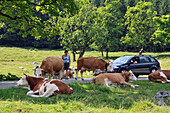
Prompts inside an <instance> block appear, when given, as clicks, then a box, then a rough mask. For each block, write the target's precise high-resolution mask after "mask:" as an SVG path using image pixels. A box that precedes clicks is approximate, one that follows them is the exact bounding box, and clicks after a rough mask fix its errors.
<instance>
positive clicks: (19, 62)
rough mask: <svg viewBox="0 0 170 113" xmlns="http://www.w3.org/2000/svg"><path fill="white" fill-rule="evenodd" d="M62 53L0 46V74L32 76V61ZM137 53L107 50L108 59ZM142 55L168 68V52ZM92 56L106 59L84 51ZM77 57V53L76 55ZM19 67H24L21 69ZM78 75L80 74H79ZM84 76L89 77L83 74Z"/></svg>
mask: <svg viewBox="0 0 170 113" xmlns="http://www.w3.org/2000/svg"><path fill="white" fill-rule="evenodd" d="M63 54H64V50H49V49H35V48H17V47H0V74H5V75H7V74H8V73H11V74H13V75H16V76H18V77H22V76H23V73H28V74H29V75H30V76H33V68H34V64H33V62H38V63H39V65H40V64H41V62H42V60H43V59H45V58H46V57H50V56H54V57H61V56H62V55H63ZM137 54H138V53H134V52H109V59H112V60H114V59H116V58H118V57H120V56H123V55H137ZM69 55H70V56H71V59H72V53H71V51H69ZM143 55H152V56H155V57H156V58H157V59H158V60H159V62H160V63H161V69H167V70H170V52H163V53H149V52H147V53H143ZM87 56H94V57H100V58H103V59H104V60H106V61H108V60H109V59H106V58H105V57H102V56H101V53H100V52H98V51H86V52H85V54H84V57H87ZM76 59H78V55H76ZM76 64H77V62H71V66H70V67H76V66H77V65H76ZM19 67H24V68H25V69H24V70H22V69H20V68H19ZM79 77H80V76H79ZM84 77H86V78H89V77H91V76H87V74H84Z"/></svg>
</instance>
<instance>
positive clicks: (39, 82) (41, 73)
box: [17, 57, 170, 97]
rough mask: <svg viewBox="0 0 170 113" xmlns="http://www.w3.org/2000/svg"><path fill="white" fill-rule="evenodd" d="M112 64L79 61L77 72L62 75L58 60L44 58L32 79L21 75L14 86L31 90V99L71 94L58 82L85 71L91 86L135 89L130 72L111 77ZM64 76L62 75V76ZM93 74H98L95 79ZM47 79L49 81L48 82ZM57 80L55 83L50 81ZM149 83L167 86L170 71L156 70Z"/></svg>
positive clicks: (133, 79)
mask: <svg viewBox="0 0 170 113" xmlns="http://www.w3.org/2000/svg"><path fill="white" fill-rule="evenodd" d="M112 63H113V62H112V61H109V62H106V61H104V60H103V59H101V58H97V57H81V58H79V59H78V61H77V69H75V68H70V70H69V71H68V72H67V73H65V72H64V71H63V67H64V62H63V60H62V59H61V58H59V57H47V58H45V59H44V60H43V61H42V63H41V66H40V67H39V66H36V67H35V73H34V74H35V75H34V77H31V76H28V75H27V74H25V75H24V77H22V78H21V79H20V80H19V81H18V82H17V86H28V88H29V89H30V91H29V92H27V95H29V96H32V97H51V96H55V95H57V94H69V95H70V94H72V93H73V89H72V88H71V87H69V86H68V85H67V84H65V83H63V82H62V81H60V80H61V79H63V78H67V77H69V78H73V74H74V72H75V71H76V77H75V79H76V80H77V78H78V72H79V71H80V73H81V79H82V80H84V78H83V72H84V71H93V80H92V82H93V84H101V85H105V86H107V87H117V86H120V85H128V86H130V87H132V88H135V87H137V86H138V85H133V84H131V83H129V81H136V80H137V78H136V76H135V75H134V74H133V72H132V71H131V70H129V71H125V72H124V73H114V70H113V66H112V65H113V64H112ZM63 72H64V73H63ZM95 74H98V75H97V76H96V77H94V75H95ZM48 76H50V78H51V79H47V77H48ZM55 77H57V78H58V80H56V79H52V78H55ZM148 78H149V80H150V81H151V82H160V83H168V82H170V70H157V71H156V72H154V73H151V74H149V76H148Z"/></svg>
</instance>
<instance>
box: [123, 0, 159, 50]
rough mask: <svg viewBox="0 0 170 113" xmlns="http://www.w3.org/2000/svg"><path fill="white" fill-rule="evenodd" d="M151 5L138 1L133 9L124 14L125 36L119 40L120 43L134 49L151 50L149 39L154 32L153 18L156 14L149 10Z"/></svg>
mask: <svg viewBox="0 0 170 113" xmlns="http://www.w3.org/2000/svg"><path fill="white" fill-rule="evenodd" d="M151 6H152V3H150V2H143V1H140V2H138V3H137V4H136V6H135V7H129V8H128V9H127V12H126V14H125V19H126V21H125V26H127V34H126V36H125V37H122V38H121V41H122V43H126V45H127V46H132V47H134V48H137V47H143V48H144V49H145V48H149V49H150V50H151V49H152V45H153V42H150V38H151V36H152V34H153V33H154V31H155V29H156V28H155V25H154V22H153V17H154V16H155V15H156V12H153V11H152V9H151Z"/></svg>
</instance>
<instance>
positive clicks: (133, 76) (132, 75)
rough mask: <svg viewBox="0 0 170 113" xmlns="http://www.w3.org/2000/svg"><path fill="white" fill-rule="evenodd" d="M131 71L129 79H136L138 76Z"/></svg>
mask: <svg viewBox="0 0 170 113" xmlns="http://www.w3.org/2000/svg"><path fill="white" fill-rule="evenodd" d="M129 73H130V76H129V81H136V80H137V78H136V76H135V75H134V74H133V72H132V71H131V70H130V71H129Z"/></svg>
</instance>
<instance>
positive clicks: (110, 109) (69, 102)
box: [0, 47, 170, 113]
mask: <svg viewBox="0 0 170 113" xmlns="http://www.w3.org/2000/svg"><path fill="white" fill-rule="evenodd" d="M63 53H64V51H63V50H45V49H44V50H37V49H32V48H16V47H0V74H6V75H7V74H8V73H11V74H13V75H17V76H18V77H22V76H23V74H22V73H23V72H25V73H28V74H29V75H33V70H32V69H33V68H34V65H33V64H32V63H33V62H35V61H36V62H38V63H41V61H42V60H43V59H44V58H46V57H49V56H56V57H61V56H62V55H63ZM69 54H70V55H71V58H72V54H71V52H69ZM135 54H138V53H132V52H110V53H109V56H110V59H115V58H117V57H120V56H123V55H135ZM143 54H144V55H152V56H155V57H156V58H157V59H158V60H159V62H160V63H161V67H162V69H168V70H170V52H164V53H143ZM84 56H95V57H101V54H100V53H99V52H97V51H88V52H86V53H85V55H84ZM76 58H78V55H77V56H76ZM101 58H103V59H104V60H106V59H105V57H101ZM106 61H107V60H106ZM72 66H73V67H76V62H72V63H71V67H72ZM19 67H24V68H25V70H21V69H20V68H19ZM84 75H85V76H84V77H85V78H87V77H91V76H87V75H86V74H84ZM133 84H138V85H140V86H139V87H138V88H136V89H132V88H130V87H125V88H124V87H123V88H107V87H104V86H98V85H93V84H90V83H88V84H83V83H78V82H76V83H71V84H68V85H69V86H71V87H72V88H73V90H74V93H73V94H72V95H57V96H55V97H51V98H32V97H29V96H26V93H27V92H28V90H27V89H24V88H20V87H17V88H8V89H0V113H11V112H33V113H37V112H38V113H40V112H41V113H42V112H43V113H44V112H45V113H49V112H50V113H53V112H64V113H65V112H66V113H72V112H83V113H87V112H88V113H89V112H91V113H96V112H100V113H134V112H143V113H148V112H154V113H160V112H164V113H169V111H170V101H168V100H167V98H165V99H164V100H165V102H166V103H167V104H168V106H157V105H155V103H156V102H157V101H158V100H156V101H153V100H152V98H153V97H154V96H155V94H156V93H157V92H158V91H169V92H170V89H169V87H170V84H159V83H152V84H151V83H150V82H149V81H144V80H141V81H135V82H133Z"/></svg>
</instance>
